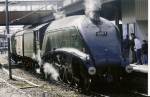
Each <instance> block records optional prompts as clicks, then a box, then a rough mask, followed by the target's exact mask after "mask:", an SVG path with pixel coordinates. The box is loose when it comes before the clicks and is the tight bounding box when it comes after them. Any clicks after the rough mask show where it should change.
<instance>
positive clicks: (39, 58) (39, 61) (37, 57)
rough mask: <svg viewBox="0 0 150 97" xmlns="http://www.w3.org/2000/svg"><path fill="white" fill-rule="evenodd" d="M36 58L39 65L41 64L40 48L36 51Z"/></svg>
mask: <svg viewBox="0 0 150 97" xmlns="http://www.w3.org/2000/svg"><path fill="white" fill-rule="evenodd" d="M36 59H37V61H38V64H39V65H40V66H41V64H42V59H41V50H38V51H37V55H36Z"/></svg>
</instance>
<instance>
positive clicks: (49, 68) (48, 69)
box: [43, 63, 59, 81]
mask: <svg viewBox="0 0 150 97" xmlns="http://www.w3.org/2000/svg"><path fill="white" fill-rule="evenodd" d="M43 69H44V74H45V78H47V77H48V75H50V76H51V78H52V79H53V80H56V81H57V80H58V77H59V74H58V71H57V70H56V69H55V68H54V67H53V65H52V64H49V63H44V64H43Z"/></svg>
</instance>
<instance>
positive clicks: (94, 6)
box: [85, 0, 102, 11]
mask: <svg viewBox="0 0 150 97" xmlns="http://www.w3.org/2000/svg"><path fill="white" fill-rule="evenodd" d="M101 6H102V0H85V10H86V11H97V10H100V9H101Z"/></svg>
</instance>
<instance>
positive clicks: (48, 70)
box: [33, 50, 59, 81]
mask: <svg viewBox="0 0 150 97" xmlns="http://www.w3.org/2000/svg"><path fill="white" fill-rule="evenodd" d="M40 53H41V51H40V50H38V51H37V54H36V55H35V54H33V59H35V60H36V61H37V62H38V64H39V67H40V68H43V71H44V74H45V78H46V79H48V77H49V75H50V77H51V79H53V80H56V81H57V80H58V77H59V73H58V71H57V70H56V69H55V68H54V67H53V65H52V64H49V63H44V62H43V61H42V58H41V54H40ZM42 64H43V65H42ZM40 68H36V73H38V74H40V73H41V71H40Z"/></svg>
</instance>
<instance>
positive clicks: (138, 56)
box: [134, 37, 142, 65]
mask: <svg viewBox="0 0 150 97" xmlns="http://www.w3.org/2000/svg"><path fill="white" fill-rule="evenodd" d="M134 43H135V45H134V50H135V52H136V59H137V63H136V64H138V65H142V60H141V58H142V57H141V55H142V52H141V51H142V43H141V41H140V40H139V39H138V38H137V37H134Z"/></svg>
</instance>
